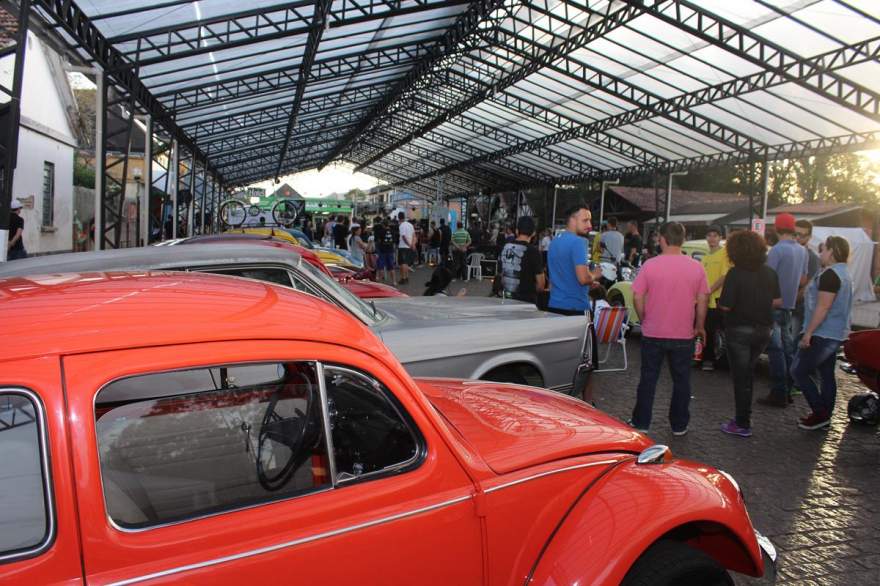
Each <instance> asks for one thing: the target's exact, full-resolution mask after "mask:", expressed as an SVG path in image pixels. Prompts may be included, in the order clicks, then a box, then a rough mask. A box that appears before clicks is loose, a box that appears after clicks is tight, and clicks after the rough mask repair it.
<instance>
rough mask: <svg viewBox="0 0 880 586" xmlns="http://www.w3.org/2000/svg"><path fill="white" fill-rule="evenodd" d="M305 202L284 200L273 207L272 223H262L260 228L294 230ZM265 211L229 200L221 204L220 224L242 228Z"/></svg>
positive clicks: (254, 205) (253, 205)
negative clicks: (275, 227)
mask: <svg viewBox="0 0 880 586" xmlns="http://www.w3.org/2000/svg"><path fill="white" fill-rule="evenodd" d="M302 208H303V202H300V201H295V200H291V199H282V200H281V201H279V202H277V203H276V204H275V205H274V206H272V210H271V215H272V223H271V224H270V223H268V222H262V223H260V224H259V225H260V226H269V227H273V226H280V227H283V228H292V227H293V225H294V222H296V219H297V218H298V217H299V215H300V213H302ZM263 213H264V210H263V209H262V208H261V207H260V206H259V205H257V204H251V205H245V204H244V203H242V202H241V201H239V200H237V199H229V200H226V201H224V202H223V203H221V204H220V210H219V217H220V223H221V225H222V226H223V227H224V228H241V227H242V226H243V225H244V224H245V222H247V220H248V219H249V218H251V219H256V218H260V217H261V216H262V215H263Z"/></svg>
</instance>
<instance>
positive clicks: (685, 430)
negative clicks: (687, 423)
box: [672, 427, 688, 437]
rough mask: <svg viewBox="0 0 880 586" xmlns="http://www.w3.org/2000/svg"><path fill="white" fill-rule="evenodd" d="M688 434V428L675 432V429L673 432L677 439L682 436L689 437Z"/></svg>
mask: <svg viewBox="0 0 880 586" xmlns="http://www.w3.org/2000/svg"><path fill="white" fill-rule="evenodd" d="M687 432H688V428H686V427H685V428H684V429H680V430H678V431H675V430H674V429H673V430H672V435H674V436H676V437H681V436H683V435H687Z"/></svg>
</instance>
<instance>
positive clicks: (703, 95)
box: [443, 37, 880, 172]
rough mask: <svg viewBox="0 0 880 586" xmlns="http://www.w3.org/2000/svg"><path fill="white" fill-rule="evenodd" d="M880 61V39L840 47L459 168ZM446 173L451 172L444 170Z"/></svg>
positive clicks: (525, 143) (497, 153)
mask: <svg viewBox="0 0 880 586" xmlns="http://www.w3.org/2000/svg"><path fill="white" fill-rule="evenodd" d="M878 57H880V37H876V38H873V39H868V40H865V41H860V42H858V43H854V44H853V45H847V46H845V47H840V48H838V49H835V50H833V51H828V52H826V53H821V54H819V55H816V56H814V57H811V58H808V59H806V60H804V61H803V62H798V63H789V65H788V67H787V69H785V70H779V71H761V72H758V73H754V74H752V75H746V76H743V77H739V78H736V79H732V80H729V81H726V82H722V83H719V84H716V85H712V86H708V87H705V88H702V89H699V90H695V91H692V92H688V93H686V94H681V95H679V96H675V97H673V98H668V99H665V100H662V101H660V102H657V103H654V104H653V110H648V109H645V108H637V109H634V110H628V111H626V112H623V113H621V114H617V115H614V116H609V117H607V118H603V119H602V120H597V121H595V122H591V123H589V124H583V125H580V126H576V127H574V128H570V129H567V130H563V131H560V132H557V133H555V134H552V135H549V136H546V137H542V138H539V139H535V140H531V141H524V142H523V143H521V144H520V145H519V146H515V147H509V148H505V149H500V150H497V151H495V152H494V153H491V154H489V155H487V156H484V157H475V158H472V159H470V160H468V161H463V162H461V163H459V164H458V167H459V168H462V167H467V166H471V165H475V164H479V163H485V162H489V161H496V160H499V159H503V158H504V157H509V156H510V155H514V154H517V153H522V152H527V151H531V150H534V149H536V148H539V147H542V146H549V145H553V144H559V143H563V142H567V141H569V140H574V139H584V138H586V137H590V136H600V135H601V134H603V133H605V132H607V131H608V130H611V129H614V128H620V127H623V126H628V125H632V124H636V123H638V122H641V121H643V120H647V119H649V118H653V117H654V116H655V114H654V111H658V110H659V111H664V112H675V111H678V110H681V109H686V108H693V107H696V106H700V105H703V104H711V103H712V102H716V101H720V100H724V99H727V98H735V97H737V96H739V95H742V94H746V93H750V92H754V91H759V90H764V89H767V88H769V87H773V86H777V85H780V84H783V83H786V82H788V81H790V78H791V76H792V75H812V72H813V71H814V70H815V69H816V68H819V67H821V68H823V69H827V70H829V71H831V70H835V69H841V68H845V67H850V66H852V65H858V64H860V63H863V62H865V61H867V60H870V59H877V58H878ZM772 148H773V147H762V148H761V149H760V152H757V153H754V154H755V156H756V157H758V158H761V157H763V154H762V152H769V149H772ZM443 171H444V172H449V171H450V169H448V168H444V170H443Z"/></svg>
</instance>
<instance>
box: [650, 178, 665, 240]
mask: <svg viewBox="0 0 880 586" xmlns="http://www.w3.org/2000/svg"><path fill="white" fill-rule="evenodd" d="M653 181H654V229H655V230H658V233H659V230H660V224H662V223H663V222H664V219H663V214H664V213H665V211H666V200H665V199H664V197H665V194H664V195H662V196H661V195H660V193H661V191H660V175H659V173H658V172H657V170H656V169H655V170H654V174H653Z"/></svg>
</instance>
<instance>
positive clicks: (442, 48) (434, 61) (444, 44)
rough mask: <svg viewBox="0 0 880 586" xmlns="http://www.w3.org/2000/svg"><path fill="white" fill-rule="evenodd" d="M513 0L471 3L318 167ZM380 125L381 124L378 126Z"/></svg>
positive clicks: (352, 143)
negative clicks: (431, 48) (426, 54)
mask: <svg viewBox="0 0 880 586" xmlns="http://www.w3.org/2000/svg"><path fill="white" fill-rule="evenodd" d="M515 1H516V0H476V1H474V2H471V5H470V7H469V8H468V9H467V11H465V13H464V14H462V15H461V16H460V17H459V18H458V19H457V20H456V21H455V24H454V25H453V26H452V27H451V28H450V29H449V30H448V31H447V32H446V34H445V35H443V38H442V39H441V40H440V41H439V42H438V43H436V45H435V46H434V48H433V50H432V51H431V53H430V54H429V55H428V56H426V57H425V58H424V59H423V60H422V61H420V62H419V63H418V64H417V65H416V66H415V67H413V69H412V70H410V72H409V73H408V74H407V75H406V77H405V78H404V79H402V80H401V81H399V82H398V83H397V84H395V85H394V87H393V88H391V90H389V91H388V93H387V94H386V96H385V99H384V100H383V101H382V102H381V103H380V104H379V105H378V106H377V107H376V108H375V109H374V110H373V111H372V112H370V114H369V115H367V116H365V117H364V121H363V123H362V124H361V126H359V127H358V128H356V129H355V131H354V132H352V133H351V135H350V136H348V137H347V138H346V139H345V140H343V141H341V142H340V144H339V145H337V147H336V148H335V149H334V150H333V152H332V153H331V155H330V156H329V157H327V159H326V160H325V161H323V162H322V164H321V167H324V166H326V165H327V164H328V163H329V162H330V161H332V160H333V159H335V158H336V157H338V156H340V155H341V154H342V153H344V152H346V151H349V150H351V149H353V147H354V146H355V144H356V141H358V140H359V139H360V137H361V136H362V135H363V134H364V133H365V132H366V131H367V129H369V128H370V127H371V126H372V125H373V124H374V123H376V122H377V121H378V120H380V119H381V120H384V119H385V118H386V117H387V116H388V114H389V112H391V111H392V110H393V109H394V108H395V105H396V104H397V103H398V101H399V99H400V98H401V97H403V96H406V95H407V94H409V93H411V92H412V91H413V90H414V89H416V88H419V87H420V84H422V83H424V80H425V79H426V78H430V76H431V74H432V69H434V68H436V67H438V66H439V65H440V64H441V62H442V61H443V60H444V59H446V58H448V57H449V56H450V55H453V54H454V53H455V52H456V51H458V50H459V45H460V44H461V43H462V42H463V41H464V40H466V39H467V38H468V37H469V36H470V35H472V34H473V33H474V31H476V30H478V28H479V26H480V25H481V24H482V23H483V22H484V21H485V20H486V19H487V18H489V17H490V16H491V14H492V13H493V12H494V11H495V10H496V9H497V8H499V7H501V6H502V5H503V4H504V3H505V2H515ZM379 125H380V126H381V125H382V124H379Z"/></svg>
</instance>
